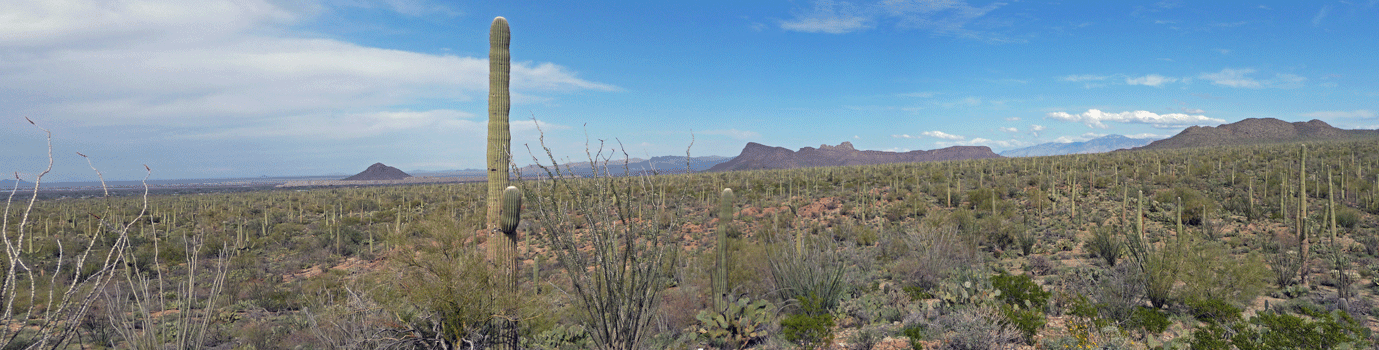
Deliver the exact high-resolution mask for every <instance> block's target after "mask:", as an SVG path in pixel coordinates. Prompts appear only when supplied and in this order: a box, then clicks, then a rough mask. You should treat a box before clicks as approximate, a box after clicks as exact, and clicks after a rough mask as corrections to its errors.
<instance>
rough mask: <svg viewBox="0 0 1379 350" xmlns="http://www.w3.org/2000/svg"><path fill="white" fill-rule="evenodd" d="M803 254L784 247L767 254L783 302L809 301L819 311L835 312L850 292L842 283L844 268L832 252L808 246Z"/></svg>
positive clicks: (782, 244) (777, 246)
mask: <svg viewBox="0 0 1379 350" xmlns="http://www.w3.org/2000/svg"><path fill="white" fill-rule="evenodd" d="M803 248H804V249H803V250H802V251H799V252H796V251H795V248H794V247H787V246H786V244H784V243H781V244H778V245H776V247H775V248H772V249H770V250H767V262H768V263H769V264H770V267H771V270H770V271H771V273H770V276H771V282H772V283H774V285H775V290H776V291H777V293H779V295H780V298H781V300H785V301H789V300H801V298H803V299H808V300H810V301H811V302H812V303H814V304H817V306H818V307H819V308H822V309H823V310H826V311H832V310H833V309H834V308H836V307H837V306H838V301H839V299H840V298H842V296H843V294H844V293H845V292H847V290H848V287H849V286H848V285H847V284H846V283H844V281H843V275H844V272H845V270H844V268H845V267H846V266H845V264H843V263H842V259H841V257H839V256H838V255H837V254H836V253H835V252H833V250H831V249H828V248H827V247H820V246H818V245H815V244H805V245H804V247H803Z"/></svg>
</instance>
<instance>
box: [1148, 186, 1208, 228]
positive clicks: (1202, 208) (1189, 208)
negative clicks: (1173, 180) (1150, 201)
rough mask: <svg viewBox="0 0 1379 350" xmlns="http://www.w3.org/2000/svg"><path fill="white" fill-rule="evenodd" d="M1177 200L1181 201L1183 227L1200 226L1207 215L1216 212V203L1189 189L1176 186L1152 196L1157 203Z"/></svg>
mask: <svg viewBox="0 0 1379 350" xmlns="http://www.w3.org/2000/svg"><path fill="white" fill-rule="evenodd" d="M1179 198H1181V199H1182V206H1183V208H1182V209H1183V211H1182V220H1183V224H1185V225H1201V224H1202V223H1203V222H1204V221H1203V220H1205V219H1206V216H1207V215H1208V214H1210V213H1212V212H1215V211H1216V210H1217V204H1216V201H1214V200H1212V199H1211V198H1209V197H1207V196H1206V195H1203V194H1202V192H1201V191H1198V190H1196V189H1194V188H1191V187H1185V186H1177V187H1174V188H1173V189H1170V190H1166V191H1161V192H1159V193H1158V194H1156V195H1154V200H1155V201H1157V202H1159V203H1178V199H1179ZM1170 217H1171V215H1170Z"/></svg>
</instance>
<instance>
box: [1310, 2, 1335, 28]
mask: <svg viewBox="0 0 1379 350" xmlns="http://www.w3.org/2000/svg"><path fill="white" fill-rule="evenodd" d="M1330 12H1331V5H1326V6H1322V9H1321V10H1317V15H1316V16H1312V26H1313V27H1318V26H1321V25H1322V20H1325V19H1326V15H1327V14H1329V13H1330Z"/></svg>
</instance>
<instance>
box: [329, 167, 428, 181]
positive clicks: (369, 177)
mask: <svg viewBox="0 0 1379 350" xmlns="http://www.w3.org/2000/svg"><path fill="white" fill-rule="evenodd" d="M409 177H412V175H407V173H405V172H403V171H402V170H398V168H394V167H390V166H387V165H383V163H373V165H370V166H369V168H368V169H364V171H362V172H360V173H358V174H355V175H354V176H350V177H347V178H345V179H344V180H345V181H358V180H366V181H375V180H402V179H406V178H409Z"/></svg>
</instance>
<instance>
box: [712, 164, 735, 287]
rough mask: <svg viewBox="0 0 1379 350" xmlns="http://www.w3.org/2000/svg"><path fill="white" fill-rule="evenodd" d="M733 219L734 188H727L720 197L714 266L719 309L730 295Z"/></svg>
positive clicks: (714, 281)
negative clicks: (730, 229)
mask: <svg viewBox="0 0 1379 350" xmlns="http://www.w3.org/2000/svg"><path fill="white" fill-rule="evenodd" d="M732 220H733V189H731V188H725V189H723V192H722V193H720V194H719V197H718V247H717V250H718V254H717V258H718V259H717V262H718V263H717V265H716V266H714V279H713V295H714V305H716V306H717V307H716V308H717V309H722V308H723V307H726V305H724V304H723V303H724V302H725V301H726V299H725V298H726V297H727V295H728V226H729V225H731V224H732Z"/></svg>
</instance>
